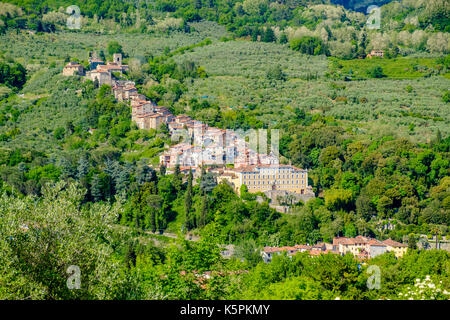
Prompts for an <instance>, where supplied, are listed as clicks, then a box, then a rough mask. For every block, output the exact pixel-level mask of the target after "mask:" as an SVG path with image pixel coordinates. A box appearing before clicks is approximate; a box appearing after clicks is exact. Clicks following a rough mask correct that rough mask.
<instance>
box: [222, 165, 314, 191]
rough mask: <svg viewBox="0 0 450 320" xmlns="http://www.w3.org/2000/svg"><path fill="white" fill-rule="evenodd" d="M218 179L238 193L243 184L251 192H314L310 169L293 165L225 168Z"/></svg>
mask: <svg viewBox="0 0 450 320" xmlns="http://www.w3.org/2000/svg"><path fill="white" fill-rule="evenodd" d="M218 179H219V181H220V180H222V181H227V182H229V183H230V184H231V185H233V187H234V189H235V191H236V192H238V193H239V191H240V188H241V186H242V185H246V186H247V189H248V191H249V192H250V193H256V192H265V191H269V190H283V191H288V192H293V193H298V194H307V193H310V192H312V190H310V189H311V188H310V187H308V171H307V170H304V169H299V168H296V167H294V166H291V165H282V164H269V165H263V164H260V165H253V166H246V167H242V168H237V169H225V170H224V172H223V174H222V175H220V176H219V177H218Z"/></svg>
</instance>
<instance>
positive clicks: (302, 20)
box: [0, 0, 450, 37]
mask: <svg viewBox="0 0 450 320" xmlns="http://www.w3.org/2000/svg"><path fill="white" fill-rule="evenodd" d="M2 2H5V3H8V5H9V4H12V5H14V6H12V7H11V6H9V7H8V6H5V3H3V5H2V6H1V7H0V32H2V30H4V29H5V27H6V28H8V27H9V28H21V29H30V28H31V29H32V27H33V26H34V25H39V24H40V23H41V24H44V25H47V28H46V27H45V26H44V27H42V28H38V29H39V30H38V31H44V32H53V31H55V30H58V25H64V23H65V22H66V20H67V14H66V9H67V8H68V7H69V6H71V5H77V6H78V7H79V8H80V11H81V16H82V17H83V18H88V19H91V20H93V21H95V22H97V21H99V20H100V21H102V20H105V19H108V20H112V21H113V23H119V24H120V26H121V27H122V28H127V27H128V28H129V27H131V26H140V28H141V29H140V31H142V32H144V31H146V30H145V27H143V26H144V25H154V24H157V23H158V21H160V20H162V19H164V18H167V17H168V16H169V17H170V18H176V19H182V21H183V22H184V23H190V22H195V21H200V20H208V21H214V22H217V23H219V24H221V25H224V26H226V27H227V29H228V30H229V31H231V32H233V33H234V34H235V35H237V36H239V37H241V36H248V35H249V34H250V33H251V31H249V29H251V28H252V27H267V26H271V27H277V28H280V29H286V28H287V27H294V28H295V27H300V26H305V27H306V28H308V29H314V28H316V26H317V25H321V24H327V25H329V27H330V28H336V27H337V26H341V25H351V26H353V27H355V28H356V29H361V28H363V27H364V25H365V23H366V20H367V18H366V17H365V16H364V15H363V14H362V13H364V14H365V13H366V9H367V7H368V6H370V5H373V4H375V5H378V6H381V8H382V19H383V26H382V30H383V31H390V30H395V31H402V30H407V31H410V32H412V31H414V30H416V29H419V30H431V31H446V32H448V30H450V29H449V28H450V27H449V22H448V21H450V19H449V10H448V1H446V0H429V1H411V0H402V1H390V0H154V1H151V2H150V1H141V2H135V1H130V0H125V1H117V0H105V1H100V0H87V1H80V0H74V1H72V0H71V1H68V0H47V1H37V0H4V1H2ZM16 6H17V7H18V8H17V7H16ZM342 6H343V7H342ZM344 8H345V9H344ZM355 11H357V12H355ZM330 19H331V20H332V21H331V20H330ZM40 20H42V21H41V22H39V21H40ZM137 21H138V22H137ZM84 22H86V21H84ZM172 24H173V21H172ZM172 24H171V26H172ZM405 28H406V29H405ZM138 29H139V28H138Z"/></svg>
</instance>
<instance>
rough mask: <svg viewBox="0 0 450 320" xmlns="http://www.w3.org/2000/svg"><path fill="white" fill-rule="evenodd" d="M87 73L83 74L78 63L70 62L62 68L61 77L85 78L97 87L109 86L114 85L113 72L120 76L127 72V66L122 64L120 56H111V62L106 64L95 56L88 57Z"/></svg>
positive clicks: (118, 54) (119, 54)
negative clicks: (96, 84)
mask: <svg viewBox="0 0 450 320" xmlns="http://www.w3.org/2000/svg"><path fill="white" fill-rule="evenodd" d="M89 69H90V70H89V71H87V72H85V70H84V68H83V66H82V65H81V64H79V63H78V62H74V61H71V62H69V63H68V64H67V65H65V66H64V68H63V75H65V76H74V75H79V76H86V78H87V79H90V80H92V81H94V82H95V81H97V82H98V85H99V86H101V85H104V84H107V85H110V86H113V85H114V84H115V80H114V76H113V73H114V72H118V73H120V74H122V73H123V72H125V71H128V66H127V65H124V64H122V54H121V53H115V54H114V55H113V61H107V62H106V64H105V63H104V62H103V61H102V60H100V59H98V58H97V57H96V56H95V55H92V56H91V55H90V57H89Z"/></svg>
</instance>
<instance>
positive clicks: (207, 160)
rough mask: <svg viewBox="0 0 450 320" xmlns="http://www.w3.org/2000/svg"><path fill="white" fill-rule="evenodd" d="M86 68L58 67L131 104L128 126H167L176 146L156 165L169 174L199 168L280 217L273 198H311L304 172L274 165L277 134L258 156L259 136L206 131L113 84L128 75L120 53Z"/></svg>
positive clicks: (128, 86) (123, 84) (131, 87)
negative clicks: (260, 196) (263, 201)
mask: <svg viewBox="0 0 450 320" xmlns="http://www.w3.org/2000/svg"><path fill="white" fill-rule="evenodd" d="M89 68H90V70H89V71H87V72H85V71H84V69H83V66H82V65H80V64H79V63H76V62H70V63H68V64H67V65H66V66H65V67H64V68H63V75H65V76H73V75H84V76H85V79H89V80H92V81H94V82H97V83H98V85H99V86H101V85H104V84H106V85H109V86H111V88H112V91H113V93H114V96H115V98H116V99H117V100H118V101H120V102H126V103H129V104H130V107H131V117H132V121H133V122H134V123H136V125H137V126H138V128H140V129H145V130H149V129H155V130H158V129H160V128H161V126H166V127H167V129H168V131H169V134H170V136H171V139H172V141H176V142H179V143H177V144H175V145H172V146H170V147H169V149H168V150H166V151H165V152H164V153H163V154H162V155H161V156H160V165H164V166H165V167H166V168H168V169H173V168H175V167H176V166H179V167H180V170H181V171H182V172H185V173H187V172H189V171H190V170H191V171H192V172H193V174H194V176H198V175H199V174H200V172H201V168H204V169H205V170H206V171H208V172H211V173H213V174H214V175H215V176H216V177H217V181H218V182H221V181H226V182H227V183H229V184H230V185H232V186H233V188H234V190H235V191H236V193H238V194H239V193H240V191H241V186H242V185H245V186H246V187H247V190H248V192H250V193H258V192H261V193H264V194H265V195H266V196H267V197H268V198H270V199H272V200H273V201H272V205H271V206H272V207H274V208H275V209H277V210H278V211H281V212H286V210H287V208H286V207H285V206H280V205H279V203H277V199H278V200H279V199H280V198H289V199H291V200H290V202H291V203H295V202H298V201H301V200H302V201H307V200H308V199H310V198H313V197H314V192H313V191H312V187H311V186H309V185H308V171H307V170H306V169H300V168H297V167H294V166H292V165H284V164H280V163H279V157H278V141H276V140H277V139H278V136H277V135H276V134H272V140H273V141H271V145H270V149H271V151H270V152H269V153H258V152H257V151H256V149H257V147H256V143H255V142H256V136H257V135H258V137H259V141H260V142H261V141H266V140H265V139H266V137H265V136H264V134H265V132H264V131H259V132H256V131H255V130H250V133H248V132H247V133H242V132H237V131H234V130H224V129H220V128H215V127H210V126H208V125H207V124H205V123H203V122H201V121H197V120H194V119H192V118H190V117H189V116H187V115H183V114H181V115H176V116H175V115H173V114H172V113H171V112H170V111H169V109H168V108H166V107H163V106H157V105H156V104H155V103H154V102H152V101H149V100H148V99H147V98H146V97H145V96H144V95H142V94H139V93H138V90H137V88H136V86H135V83H134V82H133V81H127V80H117V79H116V77H115V76H114V73H116V72H117V73H119V74H123V72H126V71H127V70H128V65H124V64H123V63H122V54H120V53H116V54H114V55H113V61H108V62H106V64H105V63H104V62H103V61H101V60H99V59H98V58H97V57H95V56H93V55H90V57H89ZM246 137H248V138H249V141H247V140H246ZM252 139H254V140H252ZM259 149H260V150H261V146H260V147H259ZM263 149H267V147H263Z"/></svg>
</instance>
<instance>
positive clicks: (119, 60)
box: [113, 53, 122, 66]
mask: <svg viewBox="0 0 450 320" xmlns="http://www.w3.org/2000/svg"><path fill="white" fill-rule="evenodd" d="M113 62H114V63H115V64H117V65H118V66H121V65H122V54H121V53H114V54H113Z"/></svg>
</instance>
